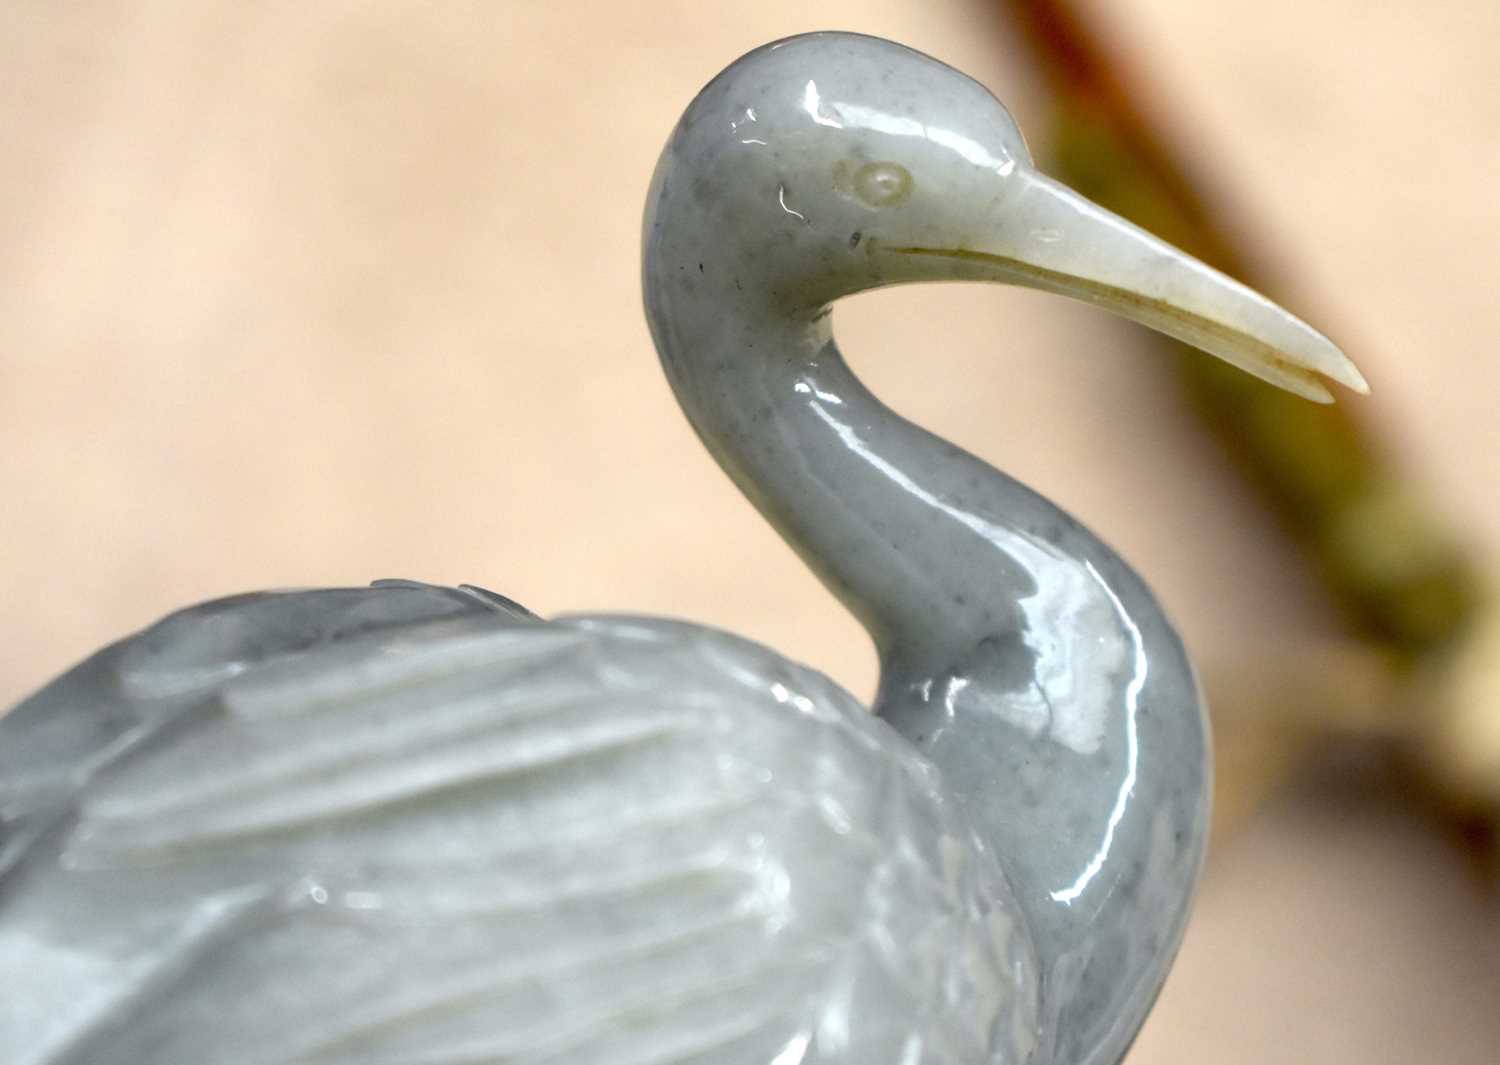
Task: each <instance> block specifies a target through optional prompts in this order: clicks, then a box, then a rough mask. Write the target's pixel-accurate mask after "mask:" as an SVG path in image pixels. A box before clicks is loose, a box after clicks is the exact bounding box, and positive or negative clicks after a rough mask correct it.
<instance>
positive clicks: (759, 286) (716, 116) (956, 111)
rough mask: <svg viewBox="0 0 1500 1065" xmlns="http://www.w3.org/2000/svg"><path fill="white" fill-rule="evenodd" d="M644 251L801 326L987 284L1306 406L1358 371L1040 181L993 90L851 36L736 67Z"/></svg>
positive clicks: (709, 105)
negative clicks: (963, 284)
mask: <svg viewBox="0 0 1500 1065" xmlns="http://www.w3.org/2000/svg"><path fill="white" fill-rule="evenodd" d="M646 238H647V239H646V248H647V250H646V254H647V260H648V262H650V263H654V264H655V268H656V269H657V270H661V269H662V267H663V266H669V267H670V268H671V269H674V270H675V271H676V272H677V273H678V274H679V275H680V276H679V277H678V278H677V279H675V282H674V280H673V279H671V278H658V279H652V278H650V277H648V288H649V287H650V285H651V284H652V283H653V280H656V281H665V282H666V283H667V284H668V285H671V284H674V283H675V284H677V285H680V286H685V287H686V288H687V289H688V290H699V294H700V295H708V296H710V301H711V302H713V303H716V304H717V305H718V306H720V307H727V306H729V305H731V304H732V303H733V302H735V301H739V302H746V301H749V302H754V301H766V302H767V303H769V304H770V305H771V306H773V307H775V308H777V309H779V310H782V311H785V312H786V313H789V314H793V315H798V314H809V315H816V314H818V313H819V312H820V311H821V309H822V308H823V307H824V306H826V305H827V304H828V303H829V302H831V301H833V300H835V299H837V298H839V297H841V296H845V295H850V294H853V293H856V292H860V291H864V290H867V289H871V288H876V287H879V286H883V285H891V284H901V283H906V282H918V281H938V280H966V281H994V282H1002V283H1009V284H1016V285H1024V286H1028V287H1032V288H1038V289H1043V290H1046V291H1049V292H1054V293H1059V294H1062V295H1065V296H1071V297H1074V298H1077V299H1081V300H1084V301H1087V302H1089V303H1093V304H1096V305H1099V306H1102V307H1104V308H1107V309H1109V310H1111V311H1114V312H1116V313H1119V314H1121V315H1123V316H1125V317H1127V318H1130V319H1133V320H1135V321H1137V322H1141V323H1143V324H1145V325H1148V326H1150V327H1152V328H1155V329H1158V330H1160V331H1162V332H1164V333H1167V334H1169V335H1172V336H1174V337H1177V338H1178V339H1181V340H1184V341H1187V342H1188V343H1190V344H1193V345H1194V346H1196V347H1198V348H1201V349H1203V350H1205V351H1208V352H1210V353H1211V354H1214V355H1217V356H1219V357H1220V358H1223V359H1225V360H1227V361H1229V362H1231V363H1233V364H1235V365H1237V366H1239V367H1241V368H1242V369H1244V370H1247V371H1248V372H1250V373H1252V374H1255V375H1256V376H1258V377H1261V378H1264V379H1266V380H1268V381H1270V382H1272V383H1274V384H1277V385H1280V386H1281V387H1283V388H1287V389H1289V390H1291V391H1294V392H1297V393H1299V394H1302V395H1304V396H1307V397H1308V398H1311V399H1316V400H1320V401H1326V400H1328V399H1329V398H1330V397H1329V393H1328V392H1327V390H1326V389H1325V388H1324V387H1323V386H1322V384H1321V383H1320V382H1319V381H1318V380H1317V376H1316V375H1318V374H1323V375H1326V376H1328V377H1331V378H1333V379H1334V380H1337V381H1339V382H1341V383H1343V384H1345V385H1348V386H1349V387H1352V388H1354V389H1356V390H1358V391H1365V384H1364V380H1363V379H1362V378H1361V376H1360V374H1359V372H1358V370H1356V369H1355V368H1354V366H1353V364H1352V363H1350V362H1349V360H1348V359H1347V358H1345V357H1344V355H1343V354H1342V353H1341V352H1340V351H1339V350H1338V348H1337V347H1335V346H1334V345H1333V344H1332V343H1331V342H1330V341H1329V340H1327V339H1326V338H1325V337H1323V336H1322V334H1320V333H1318V332H1317V331H1316V330H1314V329H1313V328H1312V327H1310V326H1308V325H1306V324H1305V323H1303V322H1302V321H1300V320H1299V319H1297V318H1295V317H1293V316H1292V315H1291V314H1289V313H1287V312H1286V311H1284V310H1282V309H1281V308H1280V307H1278V306H1276V305H1275V304H1273V303H1271V302H1270V301H1269V300H1266V299H1265V298H1264V297H1262V296H1260V295H1258V294H1256V293H1255V292H1253V291H1251V290H1250V289H1248V288H1246V287H1245V286H1243V285H1240V284H1239V283H1237V282H1235V281H1233V280H1231V279H1230V278H1228V277H1226V276H1225V275H1223V274H1221V273H1219V272H1218V271H1216V270H1213V269H1212V268H1210V267H1208V266H1206V265H1204V264H1203V263H1201V262H1198V261H1197V260H1195V259H1193V258H1191V257H1190V256H1188V255H1186V254H1184V253H1182V252H1180V251H1178V250H1177V249H1175V248H1173V247H1171V246H1170V245H1168V244H1166V243H1164V242H1163V241H1160V240H1158V239H1157V238H1155V237H1153V236H1151V235H1150V234H1148V233H1146V232H1145V231H1144V230H1142V229H1140V228H1138V227H1137V226H1135V225H1132V224H1131V223H1129V222H1127V221H1125V220H1124V219H1122V218H1120V217H1118V216H1116V215H1114V214H1112V213H1111V212H1109V211H1106V210H1105V209H1103V208H1101V207H1099V206H1097V205H1095V204H1093V203H1091V202H1089V201H1088V200H1087V199H1085V198H1084V197H1082V196H1080V195H1079V194H1077V193H1075V192H1073V191H1072V190H1070V189H1068V188H1066V187H1065V186H1063V185H1061V184H1059V183H1058V182H1055V181H1053V180H1051V179H1050V178H1048V177H1046V176H1045V175H1043V174H1042V173H1041V172H1040V171H1038V170H1037V169H1036V167H1035V166H1034V165H1033V163H1032V159H1031V155H1030V152H1029V151H1028V150H1027V148H1026V143H1025V141H1024V139H1023V138H1022V136H1021V133H1020V131H1019V129H1018V128H1017V127H1016V124H1015V121H1014V120H1013V119H1012V118H1011V116H1010V113H1009V112H1008V111H1006V109H1005V107H1004V106H1003V105H1001V103H1000V102H999V101H998V100H996V99H995V98H994V96H992V95H991V94H990V93H989V92H988V91H987V90H986V89H985V88H984V87H983V86H982V85H980V84H979V83H978V82H976V81H974V80H973V79H971V78H969V77H967V76H966V75H964V74H961V73H960V72H958V71H956V70H954V69H953V68H952V67H949V66H947V65H945V64H943V63H941V62H939V61H937V60H935V59H932V58H931V57H929V56H926V55H923V54H922V53H920V52H917V51H914V50H912V49H910V48H906V47H903V46H901V45H898V44H894V43H892V42H890V41H885V40H880V39H878V38H873V37H865V36H861V35H858V34H849V33H817V34H807V35H804V36H800V37H793V38H789V39H786V40H783V41H780V42H777V43H775V44H771V45H767V46H765V47H763V48H760V49H757V50H756V51H753V52H751V53H749V54H748V55H746V56H744V57H743V58H741V59H740V60H738V61H737V62H735V63H734V64H732V65H731V66H730V67H728V68H727V69H726V70H725V71H724V72H723V73H722V74H720V75H719V76H718V77H717V78H715V79H714V80H713V81H712V82H710V83H709V84H708V85H707V86H706V87H705V88H704V89H703V91H702V92H701V93H699V95H698V97H697V98H696V99H695V100H694V101H693V103H692V104H691V105H690V106H689V108H688V109H687V111H686V113H685V114H684V115H683V117H682V120H681V121H680V122H679V124H678V126H677V128H676V130H675V131H674V133H673V135H672V137H671V139H670V141H669V142H668V145H667V148H666V150H665V151H664V152H663V155H662V159H661V163H660V164H659V166H658V168H657V172H656V176H655V179H654V181H653V184H652V189H651V193H650V195H649V197H648V201H647V214H646Z"/></svg>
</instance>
